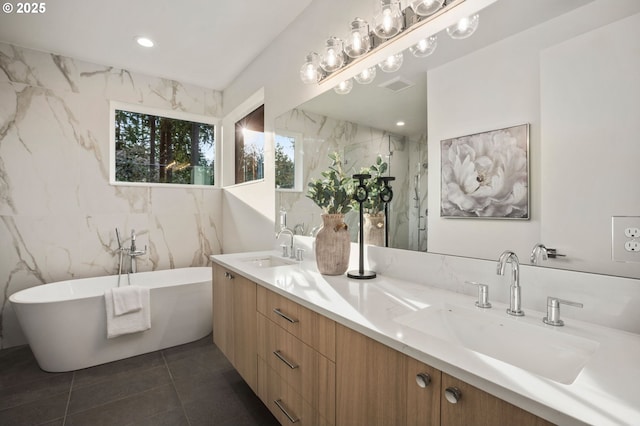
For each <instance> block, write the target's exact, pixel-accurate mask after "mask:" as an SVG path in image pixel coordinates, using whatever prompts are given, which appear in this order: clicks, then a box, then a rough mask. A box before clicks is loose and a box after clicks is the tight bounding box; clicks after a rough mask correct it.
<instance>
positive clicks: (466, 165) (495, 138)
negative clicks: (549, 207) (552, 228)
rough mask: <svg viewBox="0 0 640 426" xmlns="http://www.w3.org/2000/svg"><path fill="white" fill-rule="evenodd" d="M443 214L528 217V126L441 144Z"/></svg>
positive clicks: (457, 216) (497, 217) (441, 205)
mask: <svg viewBox="0 0 640 426" xmlns="http://www.w3.org/2000/svg"><path fill="white" fill-rule="evenodd" d="M440 144H441V145H440V158H441V169H440V170H441V174H440V176H441V189H440V216H441V217H443V218H476V219H521V220H528V219H529V211H530V207H529V198H530V194H529V124H528V123H526V124H520V125H516V126H512V127H506V128H503V129H497V130H491V131H486V132H481V133H475V134H471V135H466V136H459V137H456V138H451V139H445V140H442V141H441V142H440Z"/></svg>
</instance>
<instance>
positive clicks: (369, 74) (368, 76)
mask: <svg viewBox="0 0 640 426" xmlns="http://www.w3.org/2000/svg"><path fill="white" fill-rule="evenodd" d="M353 78H354V79H355V81H357V82H358V83H360V84H369V83H371V82H372V81H373V80H375V78H376V67H371V68H366V69H364V70H363V71H362V72H361V73H360V74H358V75H356V76H355V77H353Z"/></svg>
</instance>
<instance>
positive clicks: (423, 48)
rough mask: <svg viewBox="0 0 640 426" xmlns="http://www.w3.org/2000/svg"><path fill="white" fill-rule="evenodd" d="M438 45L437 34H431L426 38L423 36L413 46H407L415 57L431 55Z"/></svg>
mask: <svg viewBox="0 0 640 426" xmlns="http://www.w3.org/2000/svg"><path fill="white" fill-rule="evenodd" d="M436 47H438V36H435V35H433V36H431V37H427V38H423V39H422V40H420V41H419V42H417V43H416V44H414V45H413V46H411V47H410V48H409V51H410V52H411V53H412V54H413V56H415V57H416V58H426V57H427V56H429V55H431V54H432V53H433V52H434V51H435V50H436Z"/></svg>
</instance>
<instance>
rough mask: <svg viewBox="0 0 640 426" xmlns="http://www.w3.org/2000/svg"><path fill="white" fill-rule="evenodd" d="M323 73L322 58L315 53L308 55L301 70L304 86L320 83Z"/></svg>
mask: <svg viewBox="0 0 640 426" xmlns="http://www.w3.org/2000/svg"><path fill="white" fill-rule="evenodd" d="M321 78H322V71H321V70H320V58H319V57H318V54H317V53H315V52H311V53H309V54H308V55H307V57H306V59H305V63H304V64H303V65H302V67H301V68H300V79H301V80H302V82H303V83H304V84H313V83H317V82H318V81H320V79H321Z"/></svg>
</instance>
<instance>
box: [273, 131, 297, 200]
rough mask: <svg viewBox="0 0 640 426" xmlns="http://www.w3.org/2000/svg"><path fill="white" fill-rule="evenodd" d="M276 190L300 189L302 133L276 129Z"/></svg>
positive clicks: (292, 190)
mask: <svg viewBox="0 0 640 426" xmlns="http://www.w3.org/2000/svg"><path fill="white" fill-rule="evenodd" d="M275 146H276V190H278V191H291V192H294V191H295V192H300V191H302V164H303V163H302V135H301V134H300V133H294V132H289V131H286V130H278V131H276V140H275Z"/></svg>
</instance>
